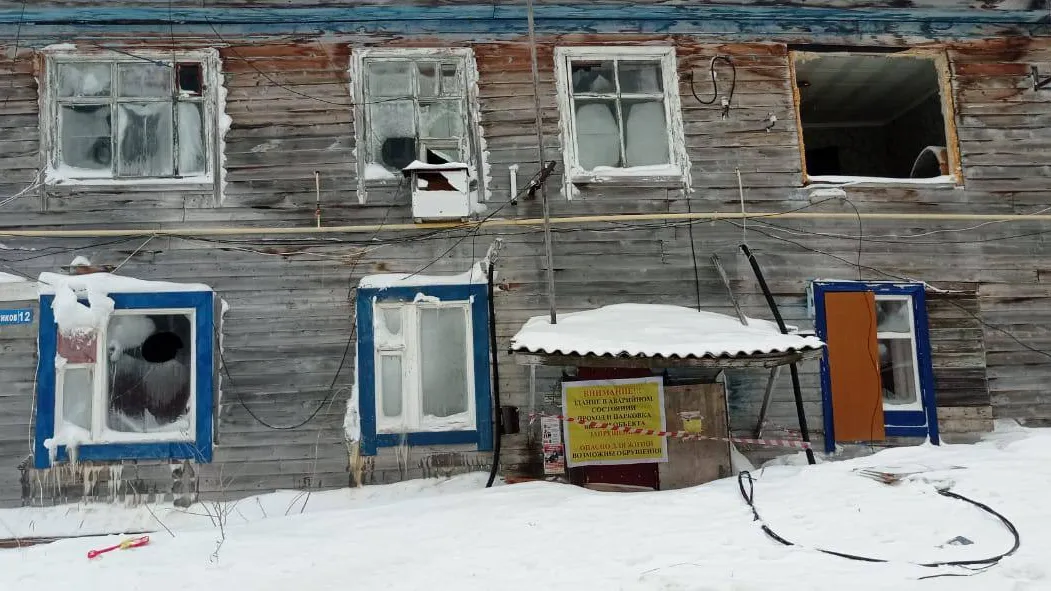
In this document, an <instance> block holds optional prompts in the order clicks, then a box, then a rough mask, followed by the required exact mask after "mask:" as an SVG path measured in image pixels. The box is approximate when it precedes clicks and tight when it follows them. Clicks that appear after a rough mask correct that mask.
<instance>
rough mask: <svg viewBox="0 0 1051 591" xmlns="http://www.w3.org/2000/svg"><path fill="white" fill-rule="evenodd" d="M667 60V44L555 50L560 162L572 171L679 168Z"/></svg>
mask: <svg viewBox="0 0 1051 591" xmlns="http://www.w3.org/2000/svg"><path fill="white" fill-rule="evenodd" d="M674 59H675V54H674V50H673V49H672V48H659V47H656V48H647V47H639V48H619V47H612V48H610V47H600V48H595V47H565V48H558V50H557V52H556V63H557V66H558V87H559V105H560V108H561V110H562V113H561V116H562V117H561V118H562V130H563V137H564V138H565V143H564V149H565V153H566V160H567V161H566V167H567V170H569V171H571V173H572V175H573V176H575V177H578V178H579V177H580V176H581V175H589V174H590V175H596V176H602V175H603V174H609V175H616V176H630V175H631V174H632V173H638V174H640V175H654V174H656V175H663V176H676V175H680V174H681V173H682V170H683V166H682V163H683V162H684V160H685V154H684V146H683V142H682V131H681V130H682V122H681V114H680V109H679V103H678V94H677V86H678V84H677V81H676V76H675V63H674Z"/></svg>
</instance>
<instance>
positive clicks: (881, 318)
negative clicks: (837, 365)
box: [812, 281, 938, 452]
mask: <svg viewBox="0 0 1051 591" xmlns="http://www.w3.org/2000/svg"><path fill="white" fill-rule="evenodd" d="M812 289H813V299H814V302H813V303H814V312H815V324H816V328H817V334H818V337H819V338H821V339H822V340H824V341H825V342H826V343H829V340H828V339H829V332H830V326H829V321H830V315H829V314H828V296H829V294H833V293H862V294H872V297H871V300H868V298H863V299H861V300H856V301H859V302H861V305H862V306H866V307H867V309H865V310H859V311H858V314H859V315H863V314H869V315H872V316H874V318H875V327H874V330H872V328H873V327H871V326H868V327H867V328H869V330H868V331H865V330H858V331H856V332H855V333H854V334H856V338H857V339H866V340H871V341H872V342H866V343H863V345H864V347H863V348H862V349H861V350H863V351H864V352H865V354H866V359H865V360H864V362H863V363H861V364H860V367H862V368H863V369H864V370H868V365H869V364H871V366H872V369H873V371H872V372H871V373H868V374H867V375H869V376H870V379H872V380H878V381H879V392H880V395H881V400H880V403H879V406H878V407H877V408H876V409H875V410H876V412H881V414H882V417H883V421H882V422H883V432H884V435H886V436H890V437H929V438H930V440H931V442H932V443H935V444H937V443H938V417H937V405H936V403H935V389H934V370H933V368H932V364H931V350H930V334H929V330H928V326H927V303H926V297H925V292H924V286H923V285H922V284H917V283H892V282H863V281H815V282H814V283H813V285H812ZM866 301H868V302H869V303H867V304H866V303H865V302H866ZM863 328H864V327H863ZM831 345H832V344H830V346H829V347H826V348H825V353H824V356H823V358H822V361H821V391H822V404H823V410H824V428H825V449H826V451H828V452H832V451H834V450H835V445H836V441H837V436H836V421H835V417H836V412H835V408H834V398H836V396H834V393H833V387H834V386H835V385H834V384H833V383H832V381H833V380H832V374H833V371H832V370H833V368H832V367H831V365H830V364H831V363H834V360H832V359H830V355H831V354H832V352H831V351H830V349H831V348H832V346H831ZM867 355H871V356H872V359H871V361H870V360H869V359H868V358H867ZM838 387H840V388H841V389H842V387H843V386H842V385H840V386H838ZM861 389H862V390H867V388H861ZM837 394H839V395H840V396H844V395H845V396H850V395H851V394H852V393H851V392H838V393H837ZM840 399H841V400H842V398H840ZM862 418H865V417H862ZM876 420H878V418H877V419H876ZM877 424H878V423H877Z"/></svg>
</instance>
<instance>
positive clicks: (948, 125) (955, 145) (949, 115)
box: [788, 47, 964, 188]
mask: <svg viewBox="0 0 1051 591" xmlns="http://www.w3.org/2000/svg"><path fill="white" fill-rule="evenodd" d="M837 55H849V56H873V57H881V58H888V59H896V58H913V59H917V58H919V59H927V60H930V61H931V62H932V64H933V65H934V70H935V72H936V73H937V74H938V98H939V101H940V102H941V110H942V124H943V125H944V126H945V144H946V146H945V150H946V153H947V155H948V159H949V162H948V167H949V174H948V175H947V176H948V177H949V178H948V179H943V177H934V179H911V178H900V179H899V178H889V177H874V176H853V177H851V178H853V179H855V180H852V181H850V182H849V183H848V184H849V185H851V186H862V187H893V186H912V187H915V186H926V187H935V188H938V187H940V188H946V187H962V186H963V185H964V176H963V164H962V157H961V154H960V138H959V134H958V132H957V128H956V103H955V99H954V98H953V85H952V75H951V68H950V65H949V57H948V53H947V51H946V49H945V48H939V47H935V48H923V49H907V50H904V51H897V52H893V53H884V52H878V53H877V52H872V51H865V50H864V49H863V48H862V49H860V50H859V51H803V50H789V52H788V67H789V76H790V79H791V83H792V104H793V116H794V117H795V124H796V134H797V137H798V141H799V163H800V166H801V171H802V173H801V181H800V186H802V187H815V188H820V187H821V186H823V185H828V184H841V183H838V182H836V180H835V179H834V178H833V177H834V176H838V175H833V176H825V175H817V176H810V175H809V174H808V173H807V163H806V144H805V142H804V141H803V117H802V95H801V93H800V90H799V81H798V77H797V71H796V63H797V62H798V61H799V60H800V58H806V57H808V56H837ZM829 179H832V180H829Z"/></svg>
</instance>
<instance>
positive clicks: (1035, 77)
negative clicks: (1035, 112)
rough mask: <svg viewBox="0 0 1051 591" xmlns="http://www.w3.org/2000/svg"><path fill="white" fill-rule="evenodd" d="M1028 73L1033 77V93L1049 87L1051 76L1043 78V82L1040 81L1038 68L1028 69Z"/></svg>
mask: <svg viewBox="0 0 1051 591" xmlns="http://www.w3.org/2000/svg"><path fill="white" fill-rule="evenodd" d="M1029 71H1030V72H1031V73H1032V75H1033V90H1034V91H1037V90H1040V89H1041V88H1045V87H1046V86H1048V85H1051V76H1049V77H1047V78H1044V79H1043V80H1041V79H1040V68H1038V67H1036V66H1031V67H1030V68H1029Z"/></svg>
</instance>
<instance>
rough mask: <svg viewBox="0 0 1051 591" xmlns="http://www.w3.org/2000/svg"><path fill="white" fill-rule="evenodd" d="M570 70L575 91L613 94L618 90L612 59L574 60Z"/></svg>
mask: <svg viewBox="0 0 1051 591" xmlns="http://www.w3.org/2000/svg"><path fill="white" fill-rule="evenodd" d="M570 70H571V75H572V79H573V92H574V93H599V94H612V93H615V92H616V91H617V83H616V78H615V75H614V73H613V62H612V61H609V60H602V61H584V60H573V62H572V65H571V66H570Z"/></svg>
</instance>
